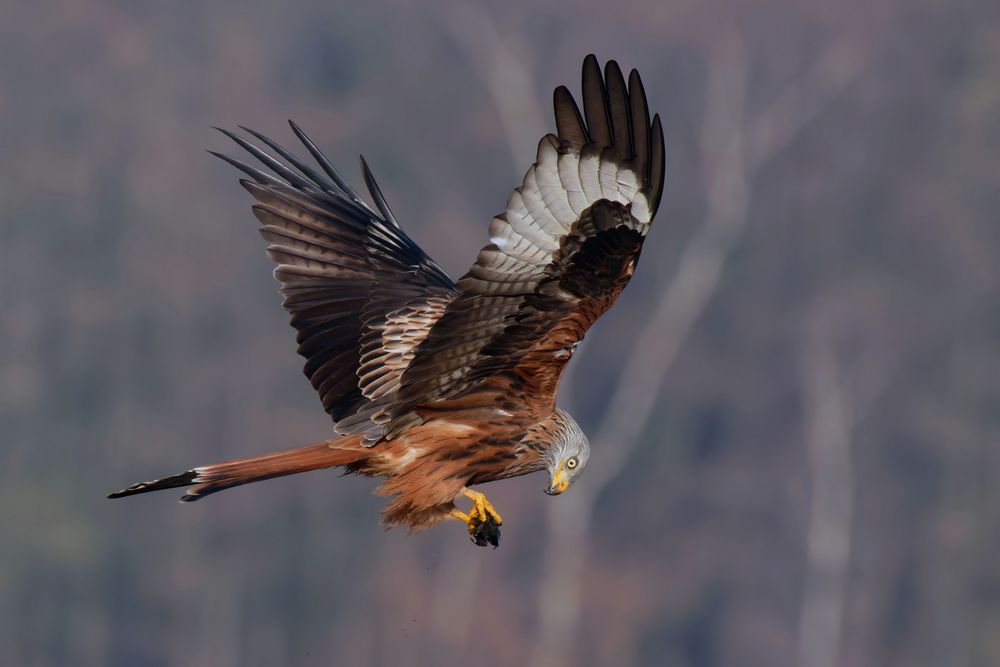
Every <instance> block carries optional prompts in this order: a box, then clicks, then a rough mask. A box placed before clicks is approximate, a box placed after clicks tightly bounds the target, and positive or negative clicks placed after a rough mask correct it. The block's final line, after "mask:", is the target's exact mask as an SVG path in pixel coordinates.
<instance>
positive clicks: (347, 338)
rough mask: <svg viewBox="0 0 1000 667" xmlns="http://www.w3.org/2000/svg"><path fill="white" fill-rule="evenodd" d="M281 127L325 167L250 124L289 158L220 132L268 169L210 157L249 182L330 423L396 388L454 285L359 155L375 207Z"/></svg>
mask: <svg viewBox="0 0 1000 667" xmlns="http://www.w3.org/2000/svg"><path fill="white" fill-rule="evenodd" d="M290 124H291V126H292V130H293V131H294V132H295V134H296V136H298V138H299V140H301V141H302V143H303V145H305V147H306V149H307V150H308V151H309V153H310V154H311V155H312V156H313V158H314V159H315V160H316V162H317V163H318V164H319V166H320V167H321V168H322V170H323V172H324V173H320V172H318V171H317V170H315V169H313V168H312V167H310V166H309V165H307V164H306V163H304V162H302V161H301V160H299V159H298V158H297V157H295V156H294V155H292V154H291V153H289V152H288V151H286V150H285V149H284V148H282V147H281V146H279V145H278V144H276V143H274V142H273V141H271V140H270V139H268V138H266V137H264V136H263V135H260V134H258V133H256V132H254V131H252V130H246V131H247V132H249V133H250V134H252V135H253V136H254V137H256V138H257V139H259V140H260V141H261V142H263V143H264V144H265V145H266V146H268V147H269V148H270V149H271V150H273V151H274V152H275V153H277V154H278V155H279V156H280V157H281V158H282V159H284V160H285V162H287V163H288V164H285V163H283V162H281V161H280V160H278V159H277V158H275V157H274V156H272V155H270V154H268V153H266V152H265V151H264V150H262V149H261V148H259V147H258V146H255V145H254V144H252V143H250V142H249V141H247V140H245V139H243V138H242V137H240V136H238V135H236V134H233V133H231V132H227V131H225V130H222V131H223V132H224V133H225V134H226V135H227V136H228V137H230V138H231V139H232V140H233V141H235V142H236V143H237V144H238V145H239V146H241V147H242V148H244V149H245V150H246V151H247V152H249V153H250V154H251V155H252V156H254V157H255V158H257V159H258V160H259V161H260V162H261V163H262V164H263V165H264V166H266V167H267V168H268V169H270V170H271V171H272V172H273V173H274V176H272V175H270V174H266V173H264V172H263V171H260V170H258V169H255V168H253V167H250V166H248V165H246V164H244V163H242V162H240V161H238V160H234V159H232V158H230V157H226V156H225V155H220V154H218V153H214V154H215V155H218V157H220V158H222V159H223V160H225V161H227V162H229V163H230V164H232V165H234V166H236V167H237V168H238V169H240V170H241V171H243V172H244V173H246V174H247V175H249V176H250V177H251V178H252V179H253V180H246V179H244V180H241V181H240V183H241V184H242V185H243V187H245V188H246V189H247V190H248V191H249V192H250V194H252V195H253V197H254V199H256V203H255V204H254V206H253V212H254V215H255V216H256V217H257V219H258V220H259V221H260V223H261V225H262V227H261V229H260V233H261V236H263V237H264V239H265V240H267V241H268V243H269V245H268V248H267V254H268V256H270V257H271V259H273V260H274V261H275V263H276V264H277V268H275V270H274V275H275V278H277V280H278V281H279V282H280V283H281V293H282V294H283V295H284V300H283V302H282V305H283V306H284V307H285V309H286V310H287V311H288V312H289V313H290V315H291V324H292V326H294V327H295V328H296V329H297V330H298V332H299V333H298V343H299V354H301V355H302V356H303V357H305V358H306V364H305V373H306V375H307V376H308V377H309V379H310V381H311V382H312V385H313V387H315V388H316V390H317V391H318V392H319V394H320V398H321V399H322V401H323V407H324V408H325V409H326V411H327V412H329V413H330V415H331V416H332V417H333V419H334V420H335V421H337V420H341V419H345V418H347V417H349V416H351V415H353V414H354V413H356V412H357V411H358V410H361V409H363V408H364V407H365V406H366V405H368V404H369V403H370V402H371V401H373V400H378V399H380V398H382V397H384V396H386V395H388V394H391V393H392V392H394V391H395V390H396V389H397V388H398V387H399V380H400V377H401V375H402V372H403V369H404V368H405V367H406V365H407V364H408V363H409V360H410V358H411V357H412V354H413V350H414V348H415V347H416V346H417V345H418V344H419V343H420V341H422V340H423V338H424V337H425V336H426V335H427V333H428V332H429V331H430V328H431V324H433V322H434V321H435V320H436V319H437V318H438V317H439V316H440V315H441V314H442V313H443V312H444V309H445V306H446V305H447V303H448V302H450V301H451V300H452V299H454V298H455V296H456V295H457V294H458V290H457V289H456V288H455V285H454V283H452V281H451V279H450V278H448V276H447V275H446V274H445V273H444V271H442V270H441V268H440V267H438V265H437V264H436V263H435V262H434V260H432V259H431V258H430V257H428V256H427V255H426V254H425V253H424V251H423V250H421V249H420V247H419V246H418V245H417V244H416V243H414V242H413V240H412V239H410V237H409V236H407V235H406V233H405V232H404V231H403V230H402V229H400V227H399V224H398V223H397V222H396V219H395V217H394V216H393V215H392V212H391V211H390V210H389V207H388V204H386V201H385V198H384V197H383V196H382V192H381V191H380V190H379V187H378V185H377V184H376V183H375V179H374V178H373V176H372V174H371V171H370V170H369V169H368V165H367V164H366V163H365V162H364V159H363V158H362V168H363V171H364V177H365V182H366V184H367V185H368V190H369V192H370V193H371V196H372V199H373V200H374V201H375V204H376V207H377V208H378V212H376V211H374V210H373V209H372V208H371V207H370V206H368V204H366V203H365V202H364V201H363V200H362V199H361V197H360V196H359V195H358V193H357V192H356V191H355V190H354V189H353V188H352V187H351V186H350V185H349V184H348V183H347V182H346V181H345V180H344V179H343V177H342V176H341V175H340V174H339V173H338V172H337V170H336V169H334V167H333V165H331V164H330V162H329V161H328V160H327V159H326V158H325V157H324V156H323V154H322V153H321V152H320V151H319V149H318V148H317V147H316V146H315V145H314V144H313V143H312V141H310V140H309V138H308V137H306V135H305V134H304V133H303V132H302V131H301V130H300V129H299V128H298V126H296V125H295V124H294V123H290ZM243 129H246V128H243ZM288 165H291V166H288Z"/></svg>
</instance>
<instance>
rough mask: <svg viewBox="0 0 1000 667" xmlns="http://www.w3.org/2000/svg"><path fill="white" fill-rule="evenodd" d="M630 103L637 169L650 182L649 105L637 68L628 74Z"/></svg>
mask: <svg viewBox="0 0 1000 667" xmlns="http://www.w3.org/2000/svg"><path fill="white" fill-rule="evenodd" d="M628 103H629V115H630V116H631V127H632V150H633V151H634V153H635V162H636V169H638V171H639V174H640V175H641V176H642V177H643V178H644V179H645V180H646V182H649V176H650V174H649V105H648V104H647V103H646V91H645V90H644V89H643V87H642V78H641V77H640V76H639V72H638V71H636V70H635V69H633V70H632V71H631V72H629V75H628Z"/></svg>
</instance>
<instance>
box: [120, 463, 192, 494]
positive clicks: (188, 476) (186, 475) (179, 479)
mask: <svg viewBox="0 0 1000 667" xmlns="http://www.w3.org/2000/svg"><path fill="white" fill-rule="evenodd" d="M197 477H198V473H197V471H195V470H186V471H184V472H182V473H180V474H179V475H174V476H172V477H164V478H163V479H154V480H153V481H150V482H139V483H138V484H133V485H132V486H130V487H127V488H124V489H122V490H121V491H115V492H114V493H112V494H109V495H108V498H126V497H128V496H135V495H138V494H140V493H149V492H150V491H161V490H163V489H176V488H178V487H180V486H190V485H192V484H196V483H197V482H196V481H195V480H196V478H197Z"/></svg>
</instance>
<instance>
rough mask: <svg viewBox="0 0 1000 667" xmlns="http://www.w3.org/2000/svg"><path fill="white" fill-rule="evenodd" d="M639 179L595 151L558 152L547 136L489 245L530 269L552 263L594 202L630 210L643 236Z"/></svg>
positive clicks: (646, 208) (645, 208) (645, 221)
mask: <svg viewBox="0 0 1000 667" xmlns="http://www.w3.org/2000/svg"><path fill="white" fill-rule="evenodd" d="M640 188H641V181H640V178H639V175H638V174H636V173H635V172H634V171H632V170H631V169H629V168H628V167H627V166H619V164H618V163H617V162H616V161H615V160H613V159H610V158H609V159H601V155H600V154H599V153H598V152H597V151H596V150H593V149H587V148H585V149H584V152H583V155H581V154H579V153H577V152H573V151H570V152H566V153H560V152H559V140H558V139H557V138H556V137H555V136H553V135H551V134H549V135H546V136H545V137H544V138H543V139H542V140H541V142H539V144H538V154H537V156H536V158H535V164H534V165H532V166H531V168H530V169H528V173H527V174H525V176H524V182H523V183H522V184H521V187H519V188H517V189H516V190H514V192H513V193H512V194H511V196H510V199H508V200H507V210H506V211H504V212H503V213H501V214H500V215H498V216H496V217H494V218H493V220H492V221H491V222H490V241H491V242H492V243H493V245H494V246H496V249H497V251H498V252H500V253H503V254H505V255H507V256H508V257H510V258H513V259H515V260H519V261H520V262H524V263H527V264H534V265H537V266H544V265H546V264H548V263H549V262H551V261H552V258H553V255H554V253H555V251H556V250H558V249H559V243H560V241H561V239H562V237H563V236H564V235H565V234H566V233H567V232H568V231H569V230H570V228H572V226H573V225H574V224H575V223H576V222H577V220H579V218H580V215H581V214H582V213H583V212H584V211H585V210H587V209H588V208H590V207H591V206H593V205H594V204H595V203H596V202H598V201H600V200H602V199H607V200H609V201H613V202H617V203H619V204H623V205H625V206H626V207H628V208H629V210H630V212H631V214H632V217H633V218H634V219H635V221H636V222H638V223H639V224H638V225H637V229H638V231H640V232H641V233H643V234H645V233H646V231H647V229H648V227H649V219H650V204H649V201H648V200H647V199H646V196H645V194H643V193H642V192H641V190H640Z"/></svg>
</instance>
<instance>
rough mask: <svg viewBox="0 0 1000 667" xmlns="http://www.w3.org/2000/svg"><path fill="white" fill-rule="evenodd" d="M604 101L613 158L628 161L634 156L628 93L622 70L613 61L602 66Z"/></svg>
mask: <svg viewBox="0 0 1000 667" xmlns="http://www.w3.org/2000/svg"><path fill="white" fill-rule="evenodd" d="M604 85H605V93H606V94H605V101H606V104H607V110H608V117H609V120H610V123H611V147H612V149H613V151H614V155H615V157H617V158H618V159H619V160H622V161H624V160H628V159H629V158H631V157H632V155H634V150H633V147H632V131H631V128H630V125H631V118H630V116H631V112H630V109H629V102H628V91H627V90H626V88H625V77H623V76H622V69H621V67H619V66H618V63H617V62H615V61H614V60H609V61H608V62H607V63H605V64H604Z"/></svg>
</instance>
